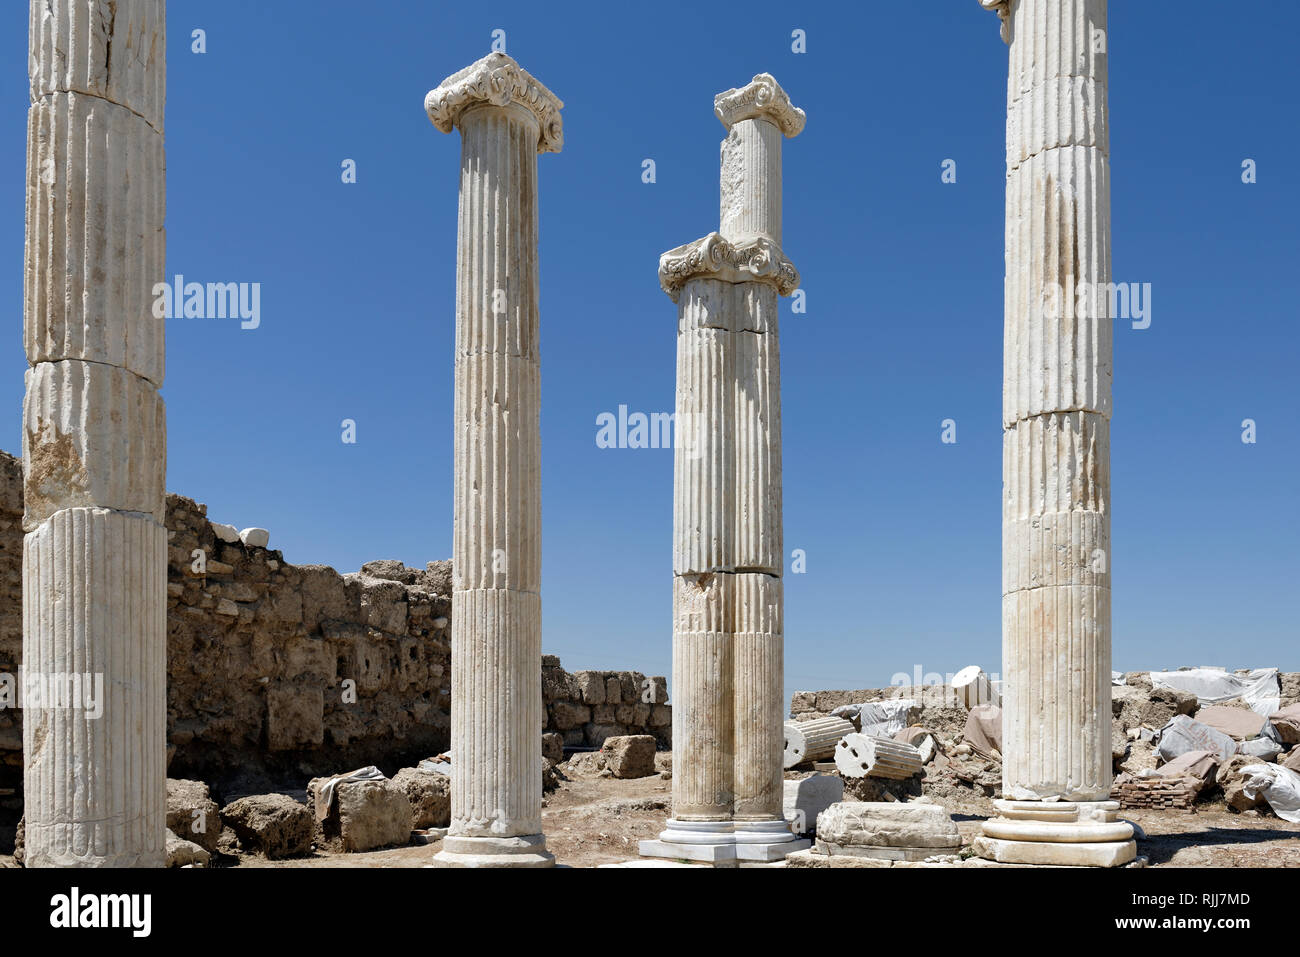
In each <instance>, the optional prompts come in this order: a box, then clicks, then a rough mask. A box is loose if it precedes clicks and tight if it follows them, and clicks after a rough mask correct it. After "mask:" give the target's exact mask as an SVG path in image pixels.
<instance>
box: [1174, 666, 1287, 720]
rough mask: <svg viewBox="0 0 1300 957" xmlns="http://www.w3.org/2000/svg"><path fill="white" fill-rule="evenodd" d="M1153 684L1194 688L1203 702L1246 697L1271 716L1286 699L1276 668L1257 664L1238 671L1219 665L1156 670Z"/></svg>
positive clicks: (1193, 690)
mask: <svg viewBox="0 0 1300 957" xmlns="http://www.w3.org/2000/svg"><path fill="white" fill-rule="evenodd" d="M1151 685H1152V686H1153V687H1155V688H1174V689H1176V690H1178V691H1190V692H1191V693H1192V694H1194V695H1196V698H1197V700H1198V701H1199V702H1200V703H1201V704H1214V703H1215V702H1217V701H1230V700H1231V699H1233V698H1242V699H1243V700H1245V702H1246V703H1247V704H1248V705H1250V710H1252V711H1254V712H1256V713H1258V714H1262V715H1264V716H1265V717H1268V716H1269V715H1270V714H1272V713H1273V712H1274V711H1276V710H1277V709H1278V706H1279V705H1281V703H1282V689H1281V688H1280V687H1279V685H1278V682H1277V669H1276V668H1256V669H1255V670H1254V671H1249V672H1247V673H1246V674H1244V675H1236V674H1233V673H1232V672H1229V671H1223V670H1221V669H1219V668H1190V669H1188V670H1187V671H1153V672H1151Z"/></svg>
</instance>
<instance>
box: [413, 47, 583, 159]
mask: <svg viewBox="0 0 1300 957" xmlns="http://www.w3.org/2000/svg"><path fill="white" fill-rule="evenodd" d="M483 103H487V104H491V105H493V106H500V107H505V106H509V105H510V104H511V103H516V104H518V105H519V106H521V107H523V108H524V109H526V110H528V111H529V112H531V113H532V114H533V115H534V116H536V117H537V125H538V127H539V128H540V133H539V135H538V140H537V152H539V153H558V152H560V149H561V148H562V147H563V146H564V125H563V122H562V121H561V119H560V110H561V109H563V108H564V103H563V101H561V100H560V98H559V97H558V96H556V95H555V94H554V93H552V92H551V91H550V90H548V89H547V88H546V87H545V86H543V85H542V84H541V83H540V82H539V81H538V80H537V78H536V77H534V76H533V75H532V74H531V73H529V72H528V71H527V70H525V69H524V68H523V67H521V66H520V65H519V64H518V63H516V62H515V61H514V59H513V58H512V57H508V56H506V55H505V54H504V53H489V54H488V55H487V56H485V57H483V59H481V60H478V61H476V62H474V63H471V64H470V65H469V66H467V67H465V69H463V70H460V71H458V72H456V73H453V74H452V75H451V76H449V77H447V79H445V80H443V81H442V83H440V84H439V85H438V86H437V87H436V88H435V89H432V90H430V91H429V92H428V94H426V96H425V97H424V111H425V112H426V113H428V114H429V119H430V120H431V121H432V122H433V125H434V126H436V127H437V128H438V130H439V131H440V132H443V133H450V132H451V131H452V130H453V129H455V127H456V126H457V124H459V122H460V118H461V116H462V115H463V114H464V113H465V111H466V110H468V109H470V108H471V107H474V106H478V105H479V104H483Z"/></svg>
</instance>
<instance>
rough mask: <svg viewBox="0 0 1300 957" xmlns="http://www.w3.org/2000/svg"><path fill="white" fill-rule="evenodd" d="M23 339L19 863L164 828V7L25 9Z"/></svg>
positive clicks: (134, 840) (115, 859)
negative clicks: (156, 306) (156, 296)
mask: <svg viewBox="0 0 1300 957" xmlns="http://www.w3.org/2000/svg"><path fill="white" fill-rule="evenodd" d="M30 10H31V19H30V33H29V40H30V56H29V67H30V79H31V106H30V108H29V110H28V117H27V217H26V218H27V241H26V274H25V282H24V322H23V337H24V345H25V348H26V352H27V361H28V363H29V365H30V368H29V369H28V371H27V376H26V378H27V394H26V399H25V401H24V404H23V478H24V506H25V513H24V516H23V528H24V531H25V532H26V534H25V536H24V539H23V676H22V677H23V691H24V697H25V701H24V714H23V756H24V775H23V789H24V801H25V806H24V813H25V815H26V848H27V851H26V853H27V864H28V866H29V867H160V866H162V865H163V863H164V858H165V847H166V841H165V833H166V773H167V771H166V751H167V743H166V726H167V713H166V686H167V671H166V653H167V645H166V608H167V592H166V587H167V566H166V561H167V533H166V529H165V528H164V525H163V517H164V501H163V496H164V474H165V470H166V457H167V450H166V444H167V430H166V420H165V417H164V409H163V400H162V397H161V396H160V395H159V392H158V390H159V387H160V386H161V385H162V381H163V320H162V319H161V318H156V317H155V315H154V310H153V288H154V285H155V283H161V282H163V281H164V278H163V272H164V250H165V236H164V232H163V219H164V207H165V200H166V184H165V174H164V169H165V162H164V155H163V110H164V101H165V98H166V7H165V4H164V2H163V0H139V2H133V3H131V4H116V3H110V2H107V0H92V2H85V0H80V2H74V0H33V2H32V3H31V7H30Z"/></svg>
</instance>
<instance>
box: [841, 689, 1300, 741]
mask: <svg viewBox="0 0 1300 957" xmlns="http://www.w3.org/2000/svg"><path fill="white" fill-rule="evenodd" d="M915 707H916V702H915V701H914V700H913V699H911V698H890V699H887V700H885V701H865V702H863V703H862V704H846V705H841V706H840V707H838V708H836V709H835V710H834V711H832V712H831V714H833V715H835V716H836V717H837V718H848V719H849V720H852V719H854V718H857V719H858V720H859V722H860V723H859V727H860V728H861V729H862V733H863V734H869V735H872V736H874V737H881V738H892V737H893V736H894V735H896V734H898V732H900V731H902V730H903V729H904V728H906V727H907V724H908V721H907V715H908V712H909V711H911V710H913V709H914V708H915ZM1273 710H1274V711H1276V710H1277V709H1276V708H1274V709H1273Z"/></svg>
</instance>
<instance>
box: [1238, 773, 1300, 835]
mask: <svg viewBox="0 0 1300 957" xmlns="http://www.w3.org/2000/svg"><path fill="white" fill-rule="evenodd" d="M1241 773H1242V775H1244V776H1245V777H1246V778H1247V780H1246V781H1245V782H1244V783H1243V784H1242V786H1241V790H1242V792H1243V793H1244V794H1245V795H1246V797H1248V798H1256V797H1263V798H1264V800H1265V801H1267V802H1268V804H1269V807H1271V808H1272V809H1273V813H1274V814H1276V815H1277V816H1278V817H1280V818H1281V819H1282V820H1284V821H1290V822H1291V823H1292V824H1300V774H1296V773H1295V772H1294V771H1292V770H1291V769H1290V768H1284V767H1282V766H1281V765H1278V764H1248V765H1246V767H1244V768H1242V769H1241Z"/></svg>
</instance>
